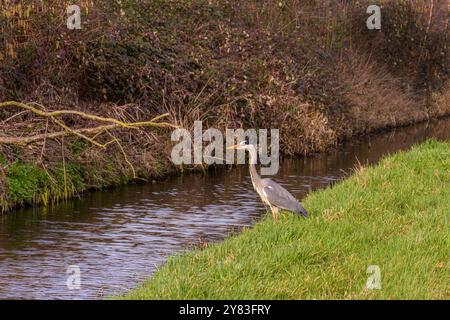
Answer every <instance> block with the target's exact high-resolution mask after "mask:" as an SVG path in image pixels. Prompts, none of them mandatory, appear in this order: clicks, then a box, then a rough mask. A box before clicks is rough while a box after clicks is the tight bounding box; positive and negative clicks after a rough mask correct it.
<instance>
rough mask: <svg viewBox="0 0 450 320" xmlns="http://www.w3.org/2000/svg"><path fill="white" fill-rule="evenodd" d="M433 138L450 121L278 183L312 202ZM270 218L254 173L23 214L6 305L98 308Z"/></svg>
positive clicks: (0, 229) (295, 169)
mask: <svg viewBox="0 0 450 320" xmlns="http://www.w3.org/2000/svg"><path fill="white" fill-rule="evenodd" d="M429 137H435V138H438V139H450V119H444V120H439V121H433V122H429V123H422V124H419V125H415V126H412V127H407V128H402V129H398V130H395V131H391V132H388V133H381V134H376V135H372V136H369V137H365V138H363V139H362V140H361V141H360V142H354V143H351V144H350V143H348V144H346V145H345V146H344V147H343V148H341V150H337V151H333V152H330V153H328V154H320V155H317V156H312V157H307V158H302V159H287V160H285V161H283V162H282V164H281V168H280V171H279V173H278V175H277V176H276V177H275V180H277V181H278V182H280V183H281V184H282V185H284V186H285V187H287V189H288V190H290V191H291V192H292V193H293V194H294V195H295V196H296V197H298V198H303V197H304V196H305V194H306V193H308V192H309V191H310V190H314V189H319V188H323V187H325V186H327V185H329V184H330V183H333V182H335V181H337V180H340V179H342V178H343V177H345V176H346V175H347V174H348V173H349V172H350V171H351V168H353V167H354V166H355V164H357V163H358V162H360V163H363V164H366V163H370V164H373V163H376V162H377V161H378V160H379V159H380V157H382V156H384V155H386V154H387V153H392V152H395V151H398V150H404V149H407V148H409V147H410V146H411V145H412V144H414V143H417V142H421V141H423V140H425V139H426V138H429ZM264 214H265V210H264V207H263V205H262V204H261V202H260V200H259V198H258V196H257V194H256V193H255V192H254V191H253V188H252V184H251V181H250V177H249V175H248V169H247V167H246V166H245V167H243V166H241V167H240V168H238V169H233V170H216V171H212V172H210V173H208V174H207V175H201V174H196V175H189V176H185V177H180V178H173V179H170V180H168V181H165V182H158V183H155V184H143V185H131V186H126V187H123V188H118V189H115V190H112V191H104V192H92V193H88V194H86V195H84V196H83V197H82V198H80V199H77V200H73V201H70V202H68V203H64V204H60V205H57V206H54V207H52V208H28V209H23V210H17V211H15V212H13V213H11V214H8V215H6V216H5V217H0V298H3V299H4V298H26V299H60V298H65V299H90V298H101V297H104V296H108V295H111V294H117V293H120V292H124V291H126V290H128V289H129V288H132V287H134V286H136V285H137V284H138V283H139V281H141V280H142V279H144V278H145V277H148V276H150V275H151V274H152V273H153V272H154V271H155V269H156V268H157V267H158V266H160V265H161V264H162V263H164V261H165V260H166V258H167V256H168V255H170V254H173V253H174V252H177V251H180V250H183V249H186V248H188V247H189V246H192V245H198V244H200V243H201V242H204V241H208V242H211V241H214V242H215V241H220V240H222V239H224V238H225V237H227V236H228V235H229V234H230V233H232V232H235V231H237V230H239V229H240V228H241V227H244V226H251V225H252V224H254V223H255V222H256V221H258V219H260V218H261V217H262V215H264ZM70 265H77V266H79V268H80V271H81V289H79V290H69V289H68V287H67V279H68V274H67V269H68V267H69V266H70Z"/></svg>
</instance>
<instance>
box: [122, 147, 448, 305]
mask: <svg viewBox="0 0 450 320" xmlns="http://www.w3.org/2000/svg"><path fill="white" fill-rule="evenodd" d="M449 159H450V142H446V143H443V142H436V141H434V140H431V141H428V142H426V143H423V144H421V145H417V146H414V147H413V148H412V150H410V151H408V152H400V153H398V154H395V155H392V156H389V157H387V158H385V159H384V160H382V161H381V162H380V163H379V164H378V165H377V166H375V167H367V168H366V167H363V168H358V169H357V170H356V171H355V173H354V174H353V175H352V176H351V177H350V178H348V179H346V180H345V181H343V182H341V183H339V184H337V185H335V186H334V187H331V188H327V189H326V190H322V191H318V192H313V193H311V194H310V195H309V196H308V197H307V198H306V199H304V204H305V207H306V208H307V209H308V211H309V212H310V214H311V216H310V218H308V219H302V218H299V217H296V216H294V215H292V214H283V215H282V217H281V221H280V223H279V224H278V225H275V224H274V222H273V220H272V219H271V218H266V219H264V220H263V221H262V222H260V223H258V224H256V225H255V226H254V228H252V229H250V230H246V231H244V232H243V233H242V234H240V235H238V236H235V237H231V238H229V239H227V240H226V241H224V242H223V243H220V244H213V245H209V246H208V247H207V248H206V249H203V250H195V251H193V252H188V253H185V254H181V255H178V256H175V257H172V258H170V259H169V260H168V262H167V263H166V265H165V266H163V267H162V268H161V269H160V270H159V271H157V272H156V274H155V275H154V276H153V278H152V279H150V280H149V281H147V282H146V283H145V284H143V285H142V286H141V287H139V288H138V289H136V290H133V291H131V292H130V293H129V294H128V295H127V296H126V298H128V299H328V298H339V299H341V298H344V299H373V298H378V299H383V298H384V299H391V298H399V299H412V298H418V299H429V298H435V299H444V298H446V297H447V292H448V291H447V290H448V288H447V284H448V281H447V280H448V240H449V239H448V214H449V212H450V200H449V199H450V161H449ZM369 265H377V266H379V268H380V271H381V286H382V288H381V289H380V290H375V289H374V290H369V289H366V288H365V284H366V281H367V278H368V277H369V274H366V270H367V268H368V266H369Z"/></svg>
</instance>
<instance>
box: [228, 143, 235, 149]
mask: <svg viewBox="0 0 450 320" xmlns="http://www.w3.org/2000/svg"><path fill="white" fill-rule="evenodd" d="M237 148H238V145H237V144H234V145H232V146H229V147H227V149H237Z"/></svg>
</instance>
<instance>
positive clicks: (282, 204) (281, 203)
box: [262, 179, 308, 217]
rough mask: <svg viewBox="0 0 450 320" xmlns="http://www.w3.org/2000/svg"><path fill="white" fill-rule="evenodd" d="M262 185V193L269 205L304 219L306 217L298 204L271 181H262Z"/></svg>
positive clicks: (305, 213) (283, 189) (287, 192)
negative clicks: (301, 216)
mask: <svg viewBox="0 0 450 320" xmlns="http://www.w3.org/2000/svg"><path fill="white" fill-rule="evenodd" d="M262 184H263V192H264V193H265V195H266V197H267V200H269V202H270V203H271V204H273V205H274V206H276V207H278V208H281V209H284V210H288V211H291V212H294V213H297V214H301V215H303V216H305V217H306V216H307V215H308V213H307V212H306V210H305V208H303V206H302V205H301V204H300V202H299V201H298V200H297V199H296V198H295V197H294V196H293V195H292V194H290V193H289V191H287V190H286V189H285V188H283V187H282V186H281V185H279V184H278V183H276V182H275V181H273V180H271V179H262Z"/></svg>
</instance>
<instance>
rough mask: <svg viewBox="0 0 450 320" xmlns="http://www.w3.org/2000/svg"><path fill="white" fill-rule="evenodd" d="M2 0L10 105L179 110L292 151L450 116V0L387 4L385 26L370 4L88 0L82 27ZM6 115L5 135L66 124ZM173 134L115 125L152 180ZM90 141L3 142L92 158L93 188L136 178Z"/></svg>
mask: <svg viewBox="0 0 450 320" xmlns="http://www.w3.org/2000/svg"><path fill="white" fill-rule="evenodd" d="M0 3H1V9H2V10H1V13H0V17H1V19H0V29H1V36H0V52H1V54H0V61H1V65H0V102H1V101H6V100H16V101H22V102H25V103H39V104H42V105H45V106H46V107H47V108H48V110H49V111H51V110H61V109H66V110H78V111H82V112H85V113H89V114H93V115H98V116H102V117H111V118H115V119H119V120H121V121H126V122H139V121H144V120H148V119H152V118H154V117H156V116H158V115H160V114H164V113H166V112H168V113H169V114H170V116H169V120H168V121H169V122H171V123H172V124H175V125H179V126H183V127H186V128H190V127H191V126H192V123H193V121H194V120H197V119H201V120H203V121H204V122H205V123H206V125H208V126H214V127H219V128H225V127H229V128H230V127H243V128H250V127H254V128H268V127H272V128H280V129H281V147H282V152H283V153H284V154H308V153H311V152H319V151H323V150H326V149H327V148H329V147H331V146H334V145H336V144H337V143H338V142H339V141H341V140H343V139H347V138H350V137H352V136H354V135H356V134H360V133H364V132H370V131H373V130H379V129H383V128H386V127H391V126H399V125H406V124H409V123H413V122H417V121H421V120H425V119H428V118H431V117H437V116H443V115H448V114H449V113H450V104H449V81H448V72H449V57H448V44H449V43H450V41H449V39H448V37H449V32H448V31H449V30H448V8H447V3H446V1H437V0H434V1H425V0H415V1H401V0H399V1H394V0H393V1H380V3H381V4H382V6H383V7H382V29H381V30H380V31H376V30H368V29H367V28H366V24H365V21H366V19H367V16H368V15H367V14H366V8H367V5H368V4H371V3H370V1H345V0H340V1H331V0H330V1H329V0H325V1H314V0H286V1H274V0H264V1H258V2H255V1H247V0H244V1H231V0H230V1H226V0H209V1H206V0H189V1H188V0H181V1H166V0H142V1H133V0H122V1H112V0H98V1H95V2H94V1H89V0H85V1H78V4H79V5H80V6H81V8H82V30H68V29H67V28H66V26H65V18H66V15H65V8H66V6H67V5H68V4H69V1H38V0H33V1H27V2H25V1H7V0H2V1H0ZM0 121H1V122H2V127H1V128H2V129H1V131H0V137H3V138H7V137H23V136H29V135H39V134H45V133H46V132H49V131H50V132H53V131H55V130H57V124H53V123H49V124H48V125H47V122H46V121H45V119H42V118H41V117H39V116H38V115H36V114H33V113H30V112H22V111H21V110H18V109H8V110H6V109H2V110H0ZM63 121H65V123H67V124H69V125H70V126H71V127H72V128H74V129H76V130H80V129H82V128H85V127H86V126H87V127H90V126H92V125H94V123H92V122H90V121H89V120H83V121H81V120H80V119H79V118H76V117H73V116H70V115H66V116H64V117H63ZM168 132H169V131H168V130H167V129H158V130H156V131H154V130H139V131H137V132H135V131H133V132H130V130H122V129H120V130H118V131H115V133H114V134H115V137H117V138H119V139H120V141H121V142H122V146H123V149H124V150H125V151H126V155H127V158H128V159H129V160H127V161H129V162H130V163H131V164H132V166H133V167H134V168H136V171H137V172H136V173H137V175H138V176H139V177H141V178H149V177H153V176H157V175H161V174H163V173H164V172H163V171H165V172H167V169H169V170H172V169H173V168H172V167H171V165H170V162H169V161H168V160H167V157H168V154H169V152H170V144H169V143H168V142H169V141H168V140H169V138H168V137H169V135H168ZM292 137H295V139H292ZM78 138H79V137H78ZM78 138H77V137H66V138H65V139H66V140H65V143H63V141H62V139H56V140H52V141H47V142H46V143H43V142H42V141H40V142H37V143H33V144H28V145H27V146H26V147H17V146H11V145H5V144H3V145H0V152H1V153H2V154H3V155H4V157H5V158H6V161H5V163H9V164H10V163H14V162H15V161H17V160H20V161H25V162H27V161H28V162H33V163H37V164H38V165H39V166H44V167H50V168H51V167H53V166H55V165H56V164H59V163H61V161H63V160H64V161H65V162H67V163H72V164H81V165H82V166H85V167H86V166H89V169H87V170H85V171H83V172H84V173H83V177H82V178H83V179H84V182H85V185H87V186H88V187H99V186H105V185H111V184H116V183H119V182H120V181H122V180H127V179H123V177H131V176H132V172H131V171H130V165H128V164H127V163H126V161H125V160H124V159H125V158H124V156H123V152H122V150H121V148H120V147H119V146H118V145H117V144H110V145H109V146H108V148H107V149H106V151H104V150H100V149H99V148H97V147H96V146H92V145H90V144H84V143H80V142H79V139H78ZM110 138H111V137H110ZM111 167H112V168H114V170H112V169H110V168H111ZM108 168H109V169H108ZM162 168H165V170H163V169H162ZM6 169H7V166H6ZM6 171H7V170H6ZM2 176H7V172H6V173H5V174H0V192H1V190H2V189H3V190H6V189H7V183H6V184H5V183H2V182H1V181H2V179H3V180H5V178H1V177H2ZM4 185H6V187H5V186H4Z"/></svg>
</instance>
